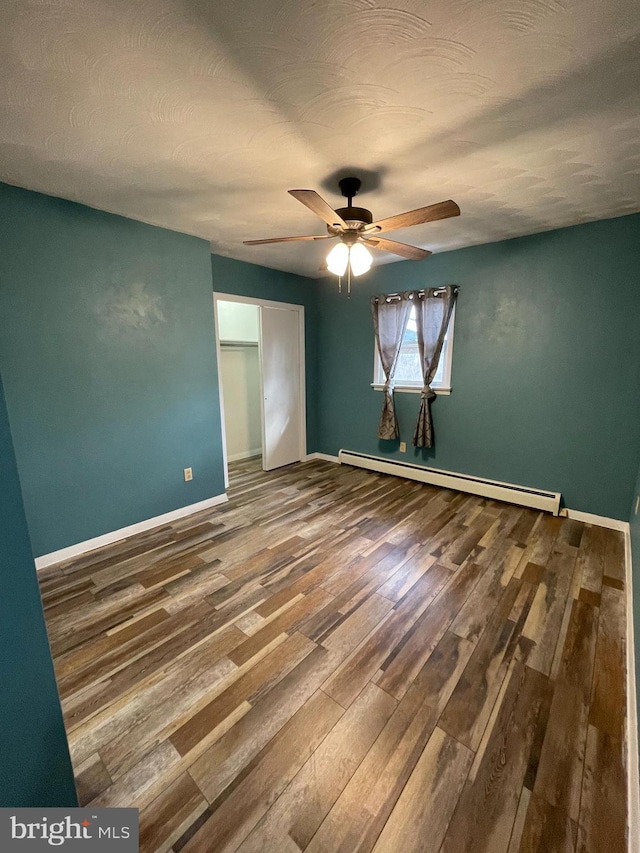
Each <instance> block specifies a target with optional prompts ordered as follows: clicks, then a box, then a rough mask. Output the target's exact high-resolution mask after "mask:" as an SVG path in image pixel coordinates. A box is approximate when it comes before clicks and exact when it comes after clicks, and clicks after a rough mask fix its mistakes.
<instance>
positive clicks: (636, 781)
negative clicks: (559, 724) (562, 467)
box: [624, 524, 640, 853]
mask: <svg viewBox="0 0 640 853" xmlns="http://www.w3.org/2000/svg"><path fill="white" fill-rule="evenodd" d="M624 550H625V591H626V598H627V750H628V753H627V767H628V774H627V784H628V791H627V801H628V804H629V818H628V819H629V825H628V831H629V853H640V767H639V766H638V705H637V699H636V661H635V643H634V630H633V566H632V562H631V531H630V529H629V525H628V524H627V529H626V530H625V548H624Z"/></svg>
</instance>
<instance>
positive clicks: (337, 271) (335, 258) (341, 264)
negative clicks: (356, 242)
mask: <svg viewBox="0 0 640 853" xmlns="http://www.w3.org/2000/svg"><path fill="white" fill-rule="evenodd" d="M348 263H349V247H348V246H347V245H345V244H344V243H338V244H337V245H336V246H334V247H333V249H332V250H331V251H330V252H329V254H328V255H327V269H328V270H329V272H332V273H333V274H334V275H344V274H345V272H346V269H347V264H348Z"/></svg>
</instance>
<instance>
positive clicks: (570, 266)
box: [318, 211, 640, 519]
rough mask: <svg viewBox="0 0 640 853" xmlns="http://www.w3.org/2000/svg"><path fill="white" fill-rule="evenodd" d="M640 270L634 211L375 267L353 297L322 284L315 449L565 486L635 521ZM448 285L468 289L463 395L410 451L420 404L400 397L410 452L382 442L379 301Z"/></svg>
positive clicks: (460, 353) (573, 502)
mask: <svg viewBox="0 0 640 853" xmlns="http://www.w3.org/2000/svg"><path fill="white" fill-rule="evenodd" d="M463 215H464V211H463ZM424 233H425V237H426V230H425V232H424ZM639 269H640V215H633V216H627V217H622V218H619V219H613V220H607V221H601V222H595V223H591V224H588V225H580V226H575V227H572V228H565V229H561V230H557V231H550V232H546V233H543V234H537V235H535V236H532V237H522V238H518V239H513V240H508V241H504V242H501V243H493V244H488V245H482V246H474V247H470V248H467V249H460V250H457V251H453V252H446V253H441V254H437V255H434V256H432V257H431V258H429V260H427V261H424V262H422V263H415V262H411V261H404V262H400V263H394V264H390V265H385V266H382V267H378V268H377V269H374V270H373V271H372V272H371V274H369V275H367V276H364V277H363V278H360V279H356V280H355V281H354V284H353V293H352V297H351V299H350V300H348V299H346V297H345V295H344V294H343V295H342V296H339V295H338V293H337V286H336V284H335V281H334V280H331V279H325V280H323V282H322V284H321V288H322V290H321V295H320V299H319V323H320V326H319V345H318V352H319V353H320V361H319V398H320V399H319V407H318V435H319V437H320V441H319V444H318V450H320V451H323V452H325V453H330V454H335V453H337V451H338V450H339V449H340V448H348V449H350V450H357V451H361V452H365V453H373V454H377V455H383V456H385V455H388V456H391V457H397V458H401V459H405V460H407V461H411V462H417V463H424V464H428V465H431V466H434V467H439V468H444V469H447V470H451V471H460V472H464V473H468V474H475V475H479V476H485V477H489V478H493V479H496V480H503V481H507V482H513V483H519V484H522V485H527V486H534V487H539V488H544V489H552V490H557V491H561V492H562V494H563V496H564V500H565V503H566V505H567V506H569V507H571V508H572V509H577V510H583V511H586V512H591V513H596V514H598V515H605V516H610V517H613V518H618V519H627V518H628V513H629V502H630V499H631V492H632V489H633V484H634V476H635V471H636V469H637V448H638V447H639V446H640V419H639V418H638V399H639V397H640V335H638V332H637V318H638V316H640V286H639V283H638V270H639ZM444 284H458V285H460V287H461V290H460V296H459V300H458V308H457V318H456V329H455V340H454V348H453V374H452V384H453V392H452V394H451V396H450V397H445V396H440V397H438V399H437V400H436V401H435V403H434V405H433V409H432V411H433V417H434V427H435V435H436V446H435V448H434V449H433V450H431V451H426V450H425V451H415V450H414V449H413V448H412V447H411V438H412V434H413V429H414V425H415V421H416V418H417V414H418V408H419V396H418V395H415V394H400V393H399V394H397V395H396V404H397V409H398V413H399V419H400V427H401V433H402V435H401V437H402V439H403V440H406V441H407V442H408V445H409V450H408V452H407V453H406V454H400V453H399V452H398V447H397V443H390V442H379V441H378V439H377V438H376V427H377V422H378V417H379V414H380V408H381V406H382V395H381V393H380V392H376V391H374V390H373V389H371V387H370V384H369V383H370V382H371V380H372V374H373V331H372V323H371V315H370V307H369V298H370V296H371V295H373V294H376V293H384V292H393V291H398V290H407V289H411V288H419V287H431V286H440V285H444Z"/></svg>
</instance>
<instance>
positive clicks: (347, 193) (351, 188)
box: [338, 178, 362, 207]
mask: <svg viewBox="0 0 640 853" xmlns="http://www.w3.org/2000/svg"><path fill="white" fill-rule="evenodd" d="M338 186H339V187H340V192H341V193H342V195H343V196H344V197H345V198H348V199H349V207H351V199H352V198H354V197H355V196H357V195H358V193H359V192H360V187H361V186H362V181H361V180H360V178H342V180H341V181H338Z"/></svg>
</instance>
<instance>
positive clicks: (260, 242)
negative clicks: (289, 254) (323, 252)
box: [242, 234, 333, 246]
mask: <svg viewBox="0 0 640 853" xmlns="http://www.w3.org/2000/svg"><path fill="white" fill-rule="evenodd" d="M330 237H333V234H321V235H320V236H318V237H310V236H309V237H307V236H305V237H270V238H269V239H268V240H243V241H242V242H243V243H244V245H245V246H262V245H263V244H264V243H291V242H292V241H294V240H328V239H329V238H330Z"/></svg>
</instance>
